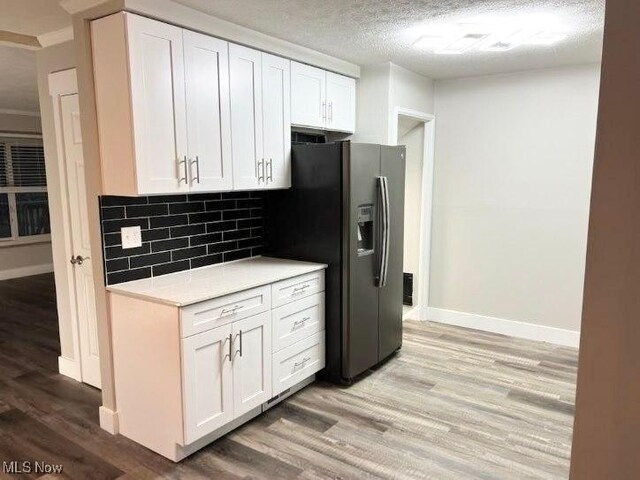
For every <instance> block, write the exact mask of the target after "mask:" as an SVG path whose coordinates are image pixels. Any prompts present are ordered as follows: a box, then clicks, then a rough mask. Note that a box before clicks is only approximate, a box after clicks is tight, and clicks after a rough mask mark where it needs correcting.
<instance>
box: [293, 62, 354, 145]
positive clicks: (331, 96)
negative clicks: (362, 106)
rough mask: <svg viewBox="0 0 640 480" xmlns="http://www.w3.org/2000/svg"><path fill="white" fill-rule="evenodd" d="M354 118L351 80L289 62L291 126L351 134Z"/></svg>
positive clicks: (352, 83) (352, 82)
mask: <svg viewBox="0 0 640 480" xmlns="http://www.w3.org/2000/svg"><path fill="white" fill-rule="evenodd" d="M355 116H356V81H355V79H353V78H349V77H345V76H344V75H338V74H335V73H331V72H327V71H325V70H321V69H319V68H316V67H311V66H309V65H303V64H301V63H296V62H291V123H292V124H293V125H297V126H301V127H307V128H318V129H321V130H330V131H336V132H346V133H353V132H354V131H355Z"/></svg>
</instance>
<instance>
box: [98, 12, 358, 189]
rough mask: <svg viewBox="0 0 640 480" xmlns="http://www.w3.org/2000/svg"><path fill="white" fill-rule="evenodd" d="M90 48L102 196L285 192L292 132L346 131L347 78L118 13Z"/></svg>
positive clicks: (350, 85)
mask: <svg viewBox="0 0 640 480" xmlns="http://www.w3.org/2000/svg"><path fill="white" fill-rule="evenodd" d="M91 44H92V53H93V69H94V88H95V99H96V114H97V122H98V135H99V148H100V164H101V170H102V187H103V188H102V193H103V194H105V195H128V196H132V195H154V194H171V193H185V192H192V191H199V192H215V191H229V190H257V189H275V188H289V187H290V186H291V125H292V124H293V125H297V126H302V127H307V128H317V129H321V130H332V131H338V132H346V133H352V132H353V131H354V129H355V90H356V84H355V80H354V79H352V78H348V77H344V76H342V75H337V74H334V73H330V72H327V71H325V70H322V69H319V68H315V67H311V66H308V65H303V64H300V63H296V62H291V61H290V60H287V59H285V58H282V57H277V56H274V55H270V54H267V53H264V52H260V51H258V50H254V49H251V48H247V47H243V46H240V45H234V44H230V43H228V42H225V41H223V40H220V39H217V38H214V37H210V36H208V35H203V34H200V33H196V32H192V31H189V30H185V29H183V28H180V27H176V26H174V25H170V24H167V23H164V22H160V21H157V20H152V19H149V18H146V17H141V16H139V15H135V14H132V13H127V12H120V13H115V14H113V15H109V16H106V17H103V18H99V19H97V20H93V21H92V22H91Z"/></svg>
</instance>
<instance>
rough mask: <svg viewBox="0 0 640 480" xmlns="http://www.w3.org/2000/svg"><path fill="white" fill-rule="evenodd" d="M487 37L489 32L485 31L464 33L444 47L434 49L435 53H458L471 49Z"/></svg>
mask: <svg viewBox="0 0 640 480" xmlns="http://www.w3.org/2000/svg"><path fill="white" fill-rule="evenodd" d="M488 37H489V34H487V33H465V34H464V35H462V36H461V37H458V38H456V39H455V40H454V41H453V42H451V43H450V44H449V45H447V46H446V47H444V48H441V49H438V50H436V51H435V53H438V54H440V55H459V54H461V53H464V52H466V51H467V50H471V49H472V48H473V47H475V46H476V45H478V44H479V43H480V42H482V41H483V40H486V39H487V38H488Z"/></svg>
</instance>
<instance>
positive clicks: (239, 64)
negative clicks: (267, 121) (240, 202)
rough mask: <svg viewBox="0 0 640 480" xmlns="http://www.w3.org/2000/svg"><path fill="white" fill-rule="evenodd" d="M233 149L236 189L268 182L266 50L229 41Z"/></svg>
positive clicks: (258, 185) (262, 184)
mask: <svg viewBox="0 0 640 480" xmlns="http://www.w3.org/2000/svg"><path fill="white" fill-rule="evenodd" d="M229 84H230V91H231V150H232V158H233V186H234V189H236V190H247V189H257V188H260V187H262V186H264V179H265V164H264V156H263V154H262V145H263V143H262V142H263V137H262V54H261V53H260V52H258V51H257V50H252V49H250V48H246V47H241V46H239V45H234V44H229Z"/></svg>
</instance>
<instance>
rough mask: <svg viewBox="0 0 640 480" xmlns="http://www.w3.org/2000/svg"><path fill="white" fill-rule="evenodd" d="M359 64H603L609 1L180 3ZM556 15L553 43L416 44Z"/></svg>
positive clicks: (470, 71)
mask: <svg viewBox="0 0 640 480" xmlns="http://www.w3.org/2000/svg"><path fill="white" fill-rule="evenodd" d="M176 1H177V2H178V3H182V4H184V5H187V6H190V7H193V8H196V9H198V10H201V11H204V12H207V13H209V14H211V15H214V16H217V17H220V18H223V19H225V20H228V21H231V22H233V23H237V24H240V25H244V26H247V27H249V28H252V29H255V30H258V31H260V32H263V33H266V34H269V35H273V36H275V37H279V38H282V39H285V40H289V41H291V42H293V43H297V44H300V45H304V46H306V47H309V48H313V49H315V50H318V51H321V52H324V53H327V54H329V55H333V56H335V57H338V58H342V59H344V60H348V61H351V62H353V63H356V64H359V65H368V64H373V63H378V62H386V61H392V62H394V63H396V64H398V65H401V66H403V67H406V68H408V69H410V70H413V71H416V72H419V73H422V74H423V75H427V76H429V77H432V78H449V77H458V76H469V75H479V74H487V73H501V72H511V71H518V70H527V69H532V68H548V67H554V66H559V65H571V64H578V63H587V62H597V61H599V60H600V55H601V50H602V30H603V25H604V1H605V0H389V1H384V0H323V1H318V0H176ZM541 15H544V16H546V15H552V16H553V17H555V18H556V19H557V20H558V22H559V23H560V24H561V25H562V26H563V27H565V28H566V30H567V33H569V37H568V38H567V39H566V40H564V41H562V42H560V43H558V44H556V45H554V46H551V47H540V46H537V47H519V48H517V49H514V50H511V51H508V52H477V51H476V52H468V53H465V54H462V55H453V56H451V55H436V54H433V53H429V52H425V51H420V50H416V49H415V48H414V47H412V44H413V43H414V42H415V41H416V40H417V39H418V38H419V37H420V36H421V34H422V32H423V31H424V30H421V28H422V29H424V28H425V27H426V26H429V25H433V24H438V23H458V22H467V21H470V20H473V19H477V18H479V17H482V18H490V19H491V20H492V21H493V20H496V19H497V20H498V21H502V22H507V23H509V22H511V21H516V20H517V19H530V18H532V17H534V16H541Z"/></svg>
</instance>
